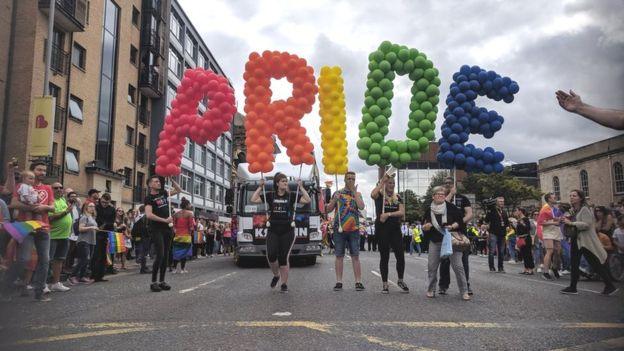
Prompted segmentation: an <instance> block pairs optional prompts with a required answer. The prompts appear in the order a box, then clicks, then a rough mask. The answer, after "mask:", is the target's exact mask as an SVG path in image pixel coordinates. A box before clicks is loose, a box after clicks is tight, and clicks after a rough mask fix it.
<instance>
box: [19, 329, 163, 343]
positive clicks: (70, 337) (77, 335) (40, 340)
mask: <svg viewBox="0 0 624 351" xmlns="http://www.w3.org/2000/svg"><path fill="white" fill-rule="evenodd" d="M156 329H158V328H155V327H149V328H126V329H108V330H98V331H93V332H85V333H75V334H65V335H56V336H50V337H45V338H37V339H28V340H20V341H18V342H16V343H15V344H16V345H30V344H39V343H45V342H52V341H65V340H74V339H83V338H89V337H93V336H106V335H117V334H129V333H138V332H145V331H152V330H156Z"/></svg>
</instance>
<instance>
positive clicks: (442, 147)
mask: <svg viewBox="0 0 624 351" xmlns="http://www.w3.org/2000/svg"><path fill="white" fill-rule="evenodd" d="M450 149H451V145H450V144H449V143H446V142H445V143H440V151H442V152H446V151H449V150H450Z"/></svg>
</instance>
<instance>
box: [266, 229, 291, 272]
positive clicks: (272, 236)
mask: <svg viewBox="0 0 624 351" xmlns="http://www.w3.org/2000/svg"><path fill="white" fill-rule="evenodd" d="M294 243H295V232H294V230H292V229H291V228H288V229H282V230H279V229H278V230H274V229H273V228H271V229H269V234H268V235H267V239H266V246H267V259H268V260H269V262H271V263H273V262H275V261H278V262H279V265H280V266H287V265H288V256H290V250H291V249H292V246H293V245H294Z"/></svg>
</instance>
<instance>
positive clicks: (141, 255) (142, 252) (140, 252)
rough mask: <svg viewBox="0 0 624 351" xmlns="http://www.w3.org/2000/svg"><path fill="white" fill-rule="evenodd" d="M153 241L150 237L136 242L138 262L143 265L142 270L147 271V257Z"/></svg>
mask: <svg viewBox="0 0 624 351" xmlns="http://www.w3.org/2000/svg"><path fill="white" fill-rule="evenodd" d="M150 245H151V240H150V237H142V238H141V240H139V241H137V242H136V248H137V250H136V255H137V261H138V262H139V264H140V265H141V270H142V271H146V270H147V255H149V252H150Z"/></svg>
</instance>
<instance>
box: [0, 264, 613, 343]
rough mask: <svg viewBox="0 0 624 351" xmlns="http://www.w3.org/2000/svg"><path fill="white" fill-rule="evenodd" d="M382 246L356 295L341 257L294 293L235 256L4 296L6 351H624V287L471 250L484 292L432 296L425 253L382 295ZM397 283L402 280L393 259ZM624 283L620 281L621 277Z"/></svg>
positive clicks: (298, 278) (298, 281) (303, 277)
mask: <svg viewBox="0 0 624 351" xmlns="http://www.w3.org/2000/svg"><path fill="white" fill-rule="evenodd" d="M378 257H379V256H378V253H374V252H373V253H371V252H363V253H362V264H363V269H362V270H363V282H364V285H365V286H366V291H363V292H356V291H355V289H354V287H353V274H352V271H351V264H350V261H349V260H347V261H346V264H345V289H344V291H342V292H334V291H332V287H333V285H334V282H335V276H334V270H333V267H334V264H333V262H334V257H333V256H327V255H326V256H324V257H322V258H319V260H318V262H317V264H316V265H315V266H309V267H294V268H293V269H292V271H291V279H290V282H289V287H290V292H289V293H288V294H281V293H279V292H278V291H277V290H271V289H270V288H269V286H268V285H269V281H270V279H271V274H270V272H269V270H268V268H265V267H261V268H238V267H236V266H235V265H234V262H233V260H232V258H231V257H217V258H203V259H200V260H195V261H192V262H190V263H189V264H188V265H187V268H188V269H189V270H190V273H188V274H184V275H170V274H169V275H168V279H167V281H168V282H169V283H170V284H171V285H172V287H173V289H172V290H171V291H169V292H160V293H151V292H149V277H148V275H140V274H138V273H137V271H136V268H135V269H133V270H130V271H129V272H124V273H120V274H118V275H116V276H113V277H111V278H110V281H109V282H105V283H99V284H94V285H91V286H78V287H74V288H72V290H71V291H68V292H65V293H52V294H51V297H52V299H53V300H52V301H51V302H47V303H37V302H33V301H32V300H31V299H28V298H16V299H15V300H13V302H11V303H2V304H0V350H11V351H18V350H63V351H67V350H231V349H235V350H292V349H297V350H333V349H341V350H484V349H488V350H552V349H569V350H623V349H624V289H621V290H620V292H618V294H617V295H616V296H612V297H603V296H600V295H599V292H600V291H601V290H602V283H599V282H585V281H582V282H580V283H579V290H580V295H578V296H567V295H561V294H559V290H560V289H561V288H563V287H565V286H566V284H567V279H568V278H567V277H565V276H564V277H563V278H562V279H561V280H559V281H554V282H546V281H544V280H541V279H539V278H537V277H536V276H534V277H526V276H521V275H519V274H517V272H518V271H520V270H521V268H520V266H519V265H507V267H506V269H507V271H508V273H507V274H498V273H489V272H488V267H487V263H486V259H485V258H482V257H475V256H472V257H471V264H472V268H471V282H472V287H473V290H474V291H475V295H474V298H473V300H472V301H469V302H466V301H462V300H461V299H460V296H459V292H458V291H457V288H456V286H457V285H456V283H455V281H454V276H453V274H452V273H451V277H452V280H451V288H450V289H449V295H447V296H437V297H436V298H435V299H427V298H426V297H425V279H426V263H427V261H426V255H423V256H422V257H417V256H416V255H414V256H409V255H408V256H407V267H406V277H405V281H406V283H407V284H408V285H409V287H410V288H411V292H410V293H409V294H402V293H399V291H398V288H397V287H396V286H393V285H392V284H391V287H390V289H391V290H390V294H389V295H382V294H380V289H381V279H380V278H379V276H378V270H379V269H378V263H379V261H378ZM390 264H391V269H390V279H391V280H392V281H394V282H396V272H395V271H394V257H391V261H390ZM619 286H620V287H622V285H621V284H620V285H619Z"/></svg>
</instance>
